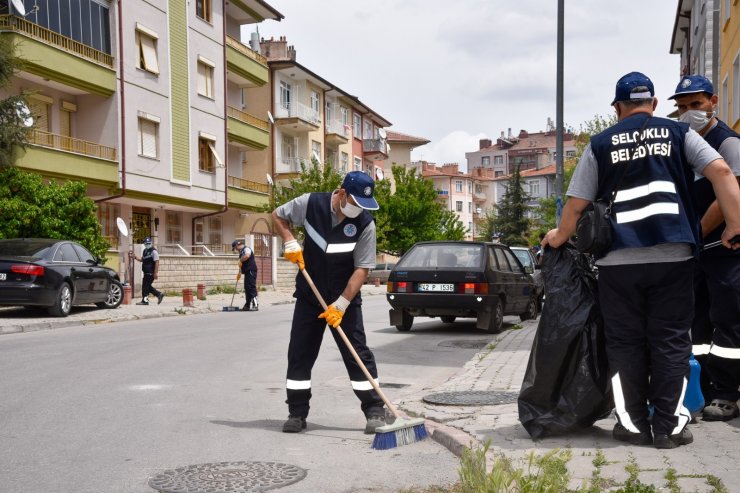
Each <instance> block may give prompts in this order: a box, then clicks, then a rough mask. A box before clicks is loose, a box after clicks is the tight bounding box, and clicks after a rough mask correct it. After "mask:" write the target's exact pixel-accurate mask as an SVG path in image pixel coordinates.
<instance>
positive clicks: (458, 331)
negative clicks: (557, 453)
mask: <svg viewBox="0 0 740 493" xmlns="http://www.w3.org/2000/svg"><path fill="white" fill-rule="evenodd" d="M292 308H293V307H292V305H291V304H285V305H273V306H268V307H264V308H263V309H261V310H260V311H259V312H250V313H243V312H221V313H213V314H204V315H189V316H185V317H169V318H157V319H149V320H139V321H132V322H116V323H113V324H105V325H94V326H84V327H83V326H80V327H65V328H63V329H59V330H52V331H38V332H31V333H20V334H8V335H4V336H3V337H1V338H0V375H2V379H0V443H2V447H0V491H3V492H23V493H33V492H39V493H42V492H43V493H49V492H60V493H61V492H75V493H85V492H90V493H93V492H94V493H100V492H106V493H118V492H126V493H130V492H137V493H138V492H142V493H145V492H146V493H151V492H152V491H154V490H153V489H152V488H150V487H149V486H148V481H149V479H150V478H151V477H153V476H156V475H158V474H161V473H162V472H163V471H165V470H169V469H174V468H178V467H187V466H193V465H197V464H212V463H221V462H253V463H255V465H256V467H257V471H258V474H259V473H260V472H261V471H262V469H261V468H262V467H263V464H269V463H271V462H276V463H279V464H283V465H290V466H297V467H298V468H301V469H303V470H305V471H306V476H305V478H303V479H301V480H300V481H298V482H296V483H294V484H292V485H288V486H285V487H282V488H280V489H279V491H281V492H286V493H291V492H325V493H334V492H336V493H340V492H342V493H343V492H371V491H372V492H394V491H399V490H400V489H403V488H409V487H412V486H413V487H420V488H421V487H427V486H430V485H447V484H451V483H454V482H455V481H456V480H457V468H458V467H459V459H458V458H457V457H455V456H454V455H453V454H451V453H450V452H449V451H448V450H447V449H445V448H444V447H442V446H441V445H439V444H437V443H436V442H434V441H432V440H426V441H425V442H421V443H417V444H413V445H408V446H403V447H399V448H396V449H392V450H389V451H376V450H373V449H372V448H371V443H372V438H373V436H372V435H364V434H363V433H362V428H363V426H364V417H363V416H362V413H361V411H360V409H359V402H358V401H357V400H356V397H355V396H354V394H353V393H352V391H351V388H350V385H349V380H348V378H347V375H346V372H345V370H344V366H343V364H342V362H341V358H340V356H339V352H338V351H337V349H336V348H335V346H334V342H333V339H332V338H331V337H330V336H329V335H328V334H327V335H326V337H325V338H324V344H323V347H322V352H321V355H320V357H319V361H318V362H317V364H316V367H315V368H314V373H313V375H312V382H313V394H314V397H313V399H312V410H311V414H310V416H309V419H308V422H309V426H308V430H307V431H306V432H305V433H302V434H299V435H291V434H284V433H281V431H280V429H281V426H282V423H283V421H284V420H285V418H286V417H287V406H286V405H285V403H284V400H285V390H284V382H285V369H286V351H287V344H288V334H289V329H290V320H291V316H292ZM387 309H388V305H387V303H386V301H385V299H384V297H382V296H373V297H368V298H366V300H365V307H364V315H365V320H366V331H367V333H368V342H369V345H370V346H371V348H372V349H373V351H374V352H375V354H376V358H377V360H378V365H379V369H380V378H381V385H382V386H383V387H384V390H385V391H386V393H387V394H388V395H389V397H390V399H391V400H393V401H398V400H401V399H403V400H409V399H413V398H414V397H418V398H421V397H422V396H423V395H424V393H425V391H428V390H429V389H432V388H434V387H436V386H438V385H440V384H441V383H443V382H445V381H446V380H447V379H449V378H450V377H451V376H452V375H453V374H455V373H456V372H458V371H459V370H460V368H461V367H462V366H463V365H464V364H465V362H467V361H468V360H469V359H470V358H471V357H472V356H473V355H474V354H475V353H476V352H477V351H479V350H480V348H481V346H482V345H484V344H485V343H486V342H487V341H489V340H490V339H491V336H489V335H488V334H485V333H484V332H481V331H477V330H475V328H474V324H473V323H472V322H471V323H470V324H455V326H454V328H452V327H451V326H447V325H445V324H442V323H441V322H438V321H423V319H422V321H420V322H416V323H415V325H414V329H413V330H412V331H411V332H409V333H400V332H398V331H396V329H395V328H392V327H390V326H389V325H388V317H387ZM239 491H241V490H239Z"/></svg>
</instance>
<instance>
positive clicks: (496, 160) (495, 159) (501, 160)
mask: <svg viewBox="0 0 740 493" xmlns="http://www.w3.org/2000/svg"><path fill="white" fill-rule="evenodd" d="M493 164H504V156H493Z"/></svg>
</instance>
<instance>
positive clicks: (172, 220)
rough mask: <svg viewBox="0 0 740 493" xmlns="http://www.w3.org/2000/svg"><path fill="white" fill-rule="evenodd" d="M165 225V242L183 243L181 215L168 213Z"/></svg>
mask: <svg viewBox="0 0 740 493" xmlns="http://www.w3.org/2000/svg"><path fill="white" fill-rule="evenodd" d="M165 223H166V224H165V233H164V237H165V242H166V243H168V244H180V243H182V219H181V217H180V213H179V212H175V211H167V213H166V216H165Z"/></svg>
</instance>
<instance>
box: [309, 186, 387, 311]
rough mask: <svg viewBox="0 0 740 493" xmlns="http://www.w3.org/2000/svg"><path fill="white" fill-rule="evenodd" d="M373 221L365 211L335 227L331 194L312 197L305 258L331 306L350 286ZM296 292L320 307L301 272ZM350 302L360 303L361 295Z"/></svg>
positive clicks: (312, 276) (325, 193)
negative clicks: (357, 249)
mask: <svg viewBox="0 0 740 493" xmlns="http://www.w3.org/2000/svg"><path fill="white" fill-rule="evenodd" d="M373 221H374V219H373V216H372V215H370V213H369V212H367V211H365V210H363V211H362V213H361V214H360V215H359V216H357V217H355V218H349V217H345V219H344V221H342V222H341V223H339V224H337V225H336V226H334V227H332V213H331V193H327V192H317V193H312V194H311V195H310V196H309V198H308V209H307V210H306V220H305V221H304V228H305V230H306V238H305V241H304V243H303V259H304V260H305V262H306V270H307V271H308V274H309V275H310V276H311V279H312V280H313V282H314V284H316V287H317V288H318V290H319V292H320V293H321V296H323V297H324V300H325V301H326V303H327V304H330V303H333V302H334V300H336V299H337V298H338V297H339V295H341V294H342V291H344V288H345V287H346V286H347V281H349V278H350V277H351V276H352V273H353V272H354V270H355V263H354V255H353V254H354V251H355V247H356V246H357V240H358V239H359V238H360V236H361V235H362V232H363V231H364V230H365V228H366V227H367V226H368V225H370V223H372V222H373ZM296 289H297V291H298V294H299V295H301V297H302V298H304V299H307V300H310V301H311V302H316V304H318V301H317V300H316V296H315V295H314V294H313V291H312V290H311V287H310V286H309V285H308V283H307V282H306V280H305V279H304V277H303V274H301V273H300V272H299V273H298V276H297V277H296ZM350 301H352V302H353V303H359V302H360V294H359V293H358V294H357V296H356V297H355V299H354V300H350Z"/></svg>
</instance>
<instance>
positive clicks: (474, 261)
mask: <svg viewBox="0 0 740 493" xmlns="http://www.w3.org/2000/svg"><path fill="white" fill-rule="evenodd" d="M482 263H483V246H482V245H465V244H450V243H441V244H438V245H436V244H432V245H416V246H414V248H412V249H411V250H409V251H408V252H407V253H406V255H404V257H403V258H402V259H401V260H400V261H399V262H398V269H424V268H438V269H448V268H449V269H481V268H482Z"/></svg>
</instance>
